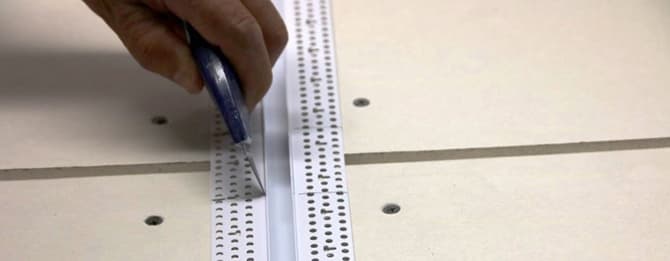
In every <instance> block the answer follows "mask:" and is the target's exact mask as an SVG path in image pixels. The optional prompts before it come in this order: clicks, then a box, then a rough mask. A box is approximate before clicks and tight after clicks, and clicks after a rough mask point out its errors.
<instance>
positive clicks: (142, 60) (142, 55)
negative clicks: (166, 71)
mask: <svg viewBox="0 0 670 261" xmlns="http://www.w3.org/2000/svg"><path fill="white" fill-rule="evenodd" d="M155 53H156V45H155V44H151V43H144V42H142V41H139V42H137V46H136V48H135V52H134V53H133V55H134V56H135V59H136V60H137V62H138V63H139V64H140V66H142V68H144V69H147V70H149V71H153V72H156V59H155V58H156V57H155Z"/></svg>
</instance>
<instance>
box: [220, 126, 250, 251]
mask: <svg viewBox="0 0 670 261" xmlns="http://www.w3.org/2000/svg"><path fill="white" fill-rule="evenodd" d="M214 123H215V126H214V134H213V136H214V139H213V140H214V153H215V157H214V162H213V168H214V171H213V174H214V177H213V180H214V191H213V195H212V196H213V198H215V199H217V200H216V203H215V204H216V207H215V211H214V222H215V224H214V229H215V231H214V242H215V256H214V257H215V260H217V261H218V260H221V261H223V260H246V261H254V260H255V257H254V254H255V253H256V250H255V248H256V243H255V242H254V238H255V236H254V234H255V233H254V232H255V231H254V229H253V226H254V221H253V217H254V216H253V212H254V209H253V205H252V201H253V199H252V198H251V196H253V190H254V189H255V187H254V186H253V181H254V179H253V178H252V175H253V173H251V171H250V165H249V162H248V161H247V160H246V159H244V157H243V156H242V155H241V152H240V151H237V149H235V147H234V146H233V145H232V143H231V141H230V137H229V136H227V135H226V133H225V132H224V130H223V122H222V120H221V116H220V115H218V114H217V115H216V116H215V120H214ZM241 159H242V160H241ZM245 258H246V259H245Z"/></svg>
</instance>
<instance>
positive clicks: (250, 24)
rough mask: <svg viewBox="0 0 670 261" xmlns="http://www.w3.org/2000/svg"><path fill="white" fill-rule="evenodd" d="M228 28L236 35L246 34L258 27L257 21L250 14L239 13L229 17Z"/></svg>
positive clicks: (251, 32)
mask: <svg viewBox="0 0 670 261" xmlns="http://www.w3.org/2000/svg"><path fill="white" fill-rule="evenodd" d="M230 29H231V31H232V33H235V34H237V35H241V36H248V35H251V34H253V33H254V32H255V31H256V30H257V29H258V23H257V22H256V18H254V16H252V15H251V14H240V15H236V16H233V17H231V18H230Z"/></svg>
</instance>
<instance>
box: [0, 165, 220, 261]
mask: <svg viewBox="0 0 670 261" xmlns="http://www.w3.org/2000/svg"><path fill="white" fill-rule="evenodd" d="M91 174H95V173H91ZM208 184H209V173H207V172H199V173H162V174H144V175H126V176H102V177H84V178H68V179H45V180H26V181H2V182H0V191H2V195H3V196H2V197H0V213H2V215H0V253H2V260H26V261H28V260H63V261H75V260H82V261H84V260H137V261H139V260H208V259H209V257H210V205H211V204H210V200H209V191H208V188H209V186H208ZM152 215H158V216H161V217H163V223H162V224H160V225H159V226H147V225H146V224H145V223H144V220H145V219H146V218H147V217H148V216H152Z"/></svg>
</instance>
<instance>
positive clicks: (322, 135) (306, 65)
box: [294, 0, 352, 261]
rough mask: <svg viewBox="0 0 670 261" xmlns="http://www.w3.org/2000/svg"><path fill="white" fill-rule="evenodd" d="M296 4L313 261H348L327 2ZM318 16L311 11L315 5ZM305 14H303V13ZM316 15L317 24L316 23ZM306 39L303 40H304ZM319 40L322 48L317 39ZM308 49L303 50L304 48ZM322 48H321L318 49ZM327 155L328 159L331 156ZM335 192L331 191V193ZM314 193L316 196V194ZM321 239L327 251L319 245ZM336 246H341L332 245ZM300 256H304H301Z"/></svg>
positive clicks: (306, 180) (303, 137) (309, 224)
mask: <svg viewBox="0 0 670 261" xmlns="http://www.w3.org/2000/svg"><path fill="white" fill-rule="evenodd" d="M301 2H302V1H301V0H295V1H294V8H295V9H294V14H295V24H296V28H295V36H296V43H297V62H298V63H297V66H298V68H297V70H298V83H299V85H298V88H299V89H298V90H299V96H300V97H299V99H300V104H299V105H298V106H299V109H300V124H301V125H300V126H299V127H300V128H301V129H302V130H303V131H302V137H300V138H299V139H301V142H302V148H301V149H300V151H301V153H302V155H300V156H303V159H304V161H303V162H302V163H301V164H302V165H303V166H304V168H303V171H304V174H305V188H304V189H305V191H307V193H306V196H307V197H306V198H307V201H306V202H303V203H307V204H306V207H307V211H308V217H307V222H308V227H309V228H308V229H309V230H308V231H309V237H310V238H309V239H310V243H309V255H310V256H311V260H312V261H319V260H325V259H327V260H335V259H337V260H342V261H350V260H351V259H352V258H351V255H352V253H350V252H351V249H350V248H351V246H350V244H351V243H350V242H351V238H350V237H349V234H350V233H349V229H350V225H349V224H348V222H347V220H348V210H347V204H348V203H347V202H346V200H345V196H346V194H345V193H344V192H343V190H344V189H345V188H344V186H345V185H346V184H345V183H346V182H345V181H344V174H343V166H344V161H343V155H342V152H341V147H340V145H339V144H340V143H341V140H340V135H341V133H340V131H339V122H338V113H339V112H338V109H337V99H336V98H337V93H336V90H335V81H334V69H333V64H332V61H333V59H332V48H331V47H332V46H331V43H330V40H329V39H330V30H329V29H328V26H329V25H330V21H329V20H328V10H327V5H328V4H329V2H328V1H326V0H320V1H314V0H307V1H306V2H305V10H301V6H302V5H301ZM314 3H317V4H316V5H317V6H318V10H314V6H315V4H314ZM303 11H305V13H303ZM315 13H316V14H317V15H318V14H320V19H315ZM304 33H306V34H307V37H306V39H305V35H303V34H304ZM319 38H322V39H323V42H322V44H320V43H319V42H318V39H319ZM305 44H307V45H305ZM319 45H320V46H319ZM329 152H330V153H329ZM332 187H335V190H332ZM314 192H320V193H319V194H315V193H314ZM319 239H323V240H324V241H323V242H325V245H320V243H319V242H320V241H319ZM336 242H339V244H338V243H336ZM303 251H304V250H303ZM339 257H341V258H339Z"/></svg>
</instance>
